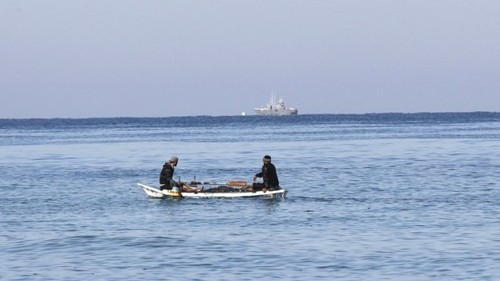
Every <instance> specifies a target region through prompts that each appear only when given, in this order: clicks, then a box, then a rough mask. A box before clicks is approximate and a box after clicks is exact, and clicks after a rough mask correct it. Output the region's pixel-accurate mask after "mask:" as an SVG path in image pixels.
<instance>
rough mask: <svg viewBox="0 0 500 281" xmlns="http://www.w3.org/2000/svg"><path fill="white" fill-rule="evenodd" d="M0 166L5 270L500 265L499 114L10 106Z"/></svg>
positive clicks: (256, 275) (265, 274) (359, 269)
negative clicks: (246, 188) (153, 111)
mask: <svg viewBox="0 0 500 281" xmlns="http://www.w3.org/2000/svg"><path fill="white" fill-rule="evenodd" d="M265 154H270V155H271V156H272V157H273V162H274V163H275V165H276V167H277V169H278V175H279V177H280V182H281V185H282V186H283V187H284V188H286V189H288V190H289V193H288V197H287V198H285V199H278V200H265V199H183V200H173V199H151V198H148V197H147V196H146V194H145V193H144V192H143V191H142V190H141V189H139V188H138V187H137V186H136V183H137V182H143V183H147V184H152V185H156V184H157V182H158V176H159V172H160V169H161V166H162V165H163V163H164V161H166V160H167V159H168V158H169V157H170V156H171V155H177V156H179V157H180V162H179V166H178V169H177V170H176V175H177V176H180V177H181V179H182V180H191V179H193V178H194V177H196V179H198V180H214V181H221V182H224V181H226V180H231V179H234V180H247V181H251V179H252V176H253V175H254V174H255V173H256V172H258V171H259V169H260V165H261V163H262V162H261V159H262V156H263V155H265ZM0 179H1V181H0V192H1V196H0V211H1V217H0V279H1V280H276V279H279V280H500V266H499V265H500V203H499V202H500V114H499V113H457V114H455V113H441V114H436V113H435V114H367V115H299V116H292V117H283V118H268V117H257V116H244V117H243V116H235V117H206V116H200V117H176V118H112V119H50V120H45V119H30V120H0Z"/></svg>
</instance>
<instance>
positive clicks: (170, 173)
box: [160, 156, 203, 192]
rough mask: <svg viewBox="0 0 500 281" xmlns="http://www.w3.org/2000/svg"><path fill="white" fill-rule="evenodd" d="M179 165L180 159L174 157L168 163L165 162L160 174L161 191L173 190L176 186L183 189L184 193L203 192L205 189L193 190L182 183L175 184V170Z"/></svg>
mask: <svg viewBox="0 0 500 281" xmlns="http://www.w3.org/2000/svg"><path fill="white" fill-rule="evenodd" d="M178 163H179V158H178V157H177V156H172V157H171V158H170V160H169V161H168V162H165V164H163V168H162V169H161V173H160V190H163V189H169V190H170V189H172V187H174V186H178V187H181V188H182V189H181V190H182V191H186V192H199V191H202V190H203V188H200V189H198V188H192V187H190V186H188V185H185V184H183V183H182V182H180V181H179V182H178V183H177V182H175V181H174V180H173V177H174V170H175V167H176V166H177V164H178Z"/></svg>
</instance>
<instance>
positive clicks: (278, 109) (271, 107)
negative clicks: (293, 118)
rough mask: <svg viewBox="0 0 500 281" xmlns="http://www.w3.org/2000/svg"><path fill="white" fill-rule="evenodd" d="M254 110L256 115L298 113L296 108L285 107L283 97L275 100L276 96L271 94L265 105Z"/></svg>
mask: <svg viewBox="0 0 500 281" xmlns="http://www.w3.org/2000/svg"><path fill="white" fill-rule="evenodd" d="M254 111H255V113H256V114H257V115H264V116H285V115H297V113H298V109H297V108H294V107H287V106H286V105H285V100H284V99H283V98H280V99H279V100H278V102H276V97H275V96H274V95H271V99H270V100H269V103H268V104H267V105H265V106H261V107H256V108H254Z"/></svg>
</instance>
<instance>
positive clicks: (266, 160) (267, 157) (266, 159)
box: [262, 155, 271, 164]
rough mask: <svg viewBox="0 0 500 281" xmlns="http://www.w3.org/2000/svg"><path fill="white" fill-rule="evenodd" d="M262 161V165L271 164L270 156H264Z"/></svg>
mask: <svg viewBox="0 0 500 281" xmlns="http://www.w3.org/2000/svg"><path fill="white" fill-rule="evenodd" d="M262 161H264V164H268V163H271V156H269V155H266V156H264V158H263V159H262Z"/></svg>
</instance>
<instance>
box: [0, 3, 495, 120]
mask: <svg viewBox="0 0 500 281" xmlns="http://www.w3.org/2000/svg"><path fill="white" fill-rule="evenodd" d="M499 15H500V1H497V0H439V1H436V0H392V1H388V0H330V1H320V0H304V1H298V0H251V1H243V0H242V1H237V0H227V1H226V0H224V1H222V0H221V1H218V0H198V1H193V0H179V1H168V0H161V1H159V0H157V1H155V0H148V1H131V0H116V1H111V0H72V1H66V0H61V1H55V0H44V1H28V0H0V98H1V99H0V118H91V117H169V116H192V115H211V116H226V115H240V114H241V113H242V112H246V113H247V115H251V114H253V108H254V107H258V106H262V105H265V104H266V103H267V102H268V101H269V99H270V97H271V94H272V93H274V94H275V95H276V96H277V97H283V98H284V99H285V102H286V104H287V105H288V106H293V107H297V108H298V109H299V114H327V113H331V114H337V113H338V114H350V113H354V114H363V113H382V112H402V113H412V112H467V111H494V112H499V111H500V16H499Z"/></svg>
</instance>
